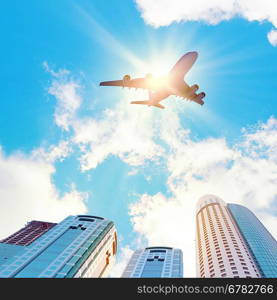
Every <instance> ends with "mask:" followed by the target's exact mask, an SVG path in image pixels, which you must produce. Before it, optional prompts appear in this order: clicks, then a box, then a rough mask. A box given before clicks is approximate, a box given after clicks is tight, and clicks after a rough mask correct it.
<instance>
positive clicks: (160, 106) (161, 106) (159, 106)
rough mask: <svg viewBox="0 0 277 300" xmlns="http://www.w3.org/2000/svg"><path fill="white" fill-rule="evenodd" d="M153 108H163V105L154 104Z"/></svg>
mask: <svg viewBox="0 0 277 300" xmlns="http://www.w3.org/2000/svg"><path fill="white" fill-rule="evenodd" d="M153 106H156V107H158V108H162V109H163V108H165V107H164V106H163V105H161V104H159V103H157V104H154V105H153Z"/></svg>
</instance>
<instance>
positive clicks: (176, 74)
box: [170, 52, 198, 81]
mask: <svg viewBox="0 0 277 300" xmlns="http://www.w3.org/2000/svg"><path fill="white" fill-rule="evenodd" d="M197 57H198V53H197V52H188V53H187V54H185V55H183V56H182V57H181V58H180V59H179V60H178V61H177V63H176V64H175V66H174V67H173V68H172V69H171V71H170V77H171V78H172V80H175V81H176V80H183V79H184V77H185V75H186V74H187V73H188V71H189V70H190V68H191V67H192V66H193V64H194V63H195V61H196V59H197Z"/></svg>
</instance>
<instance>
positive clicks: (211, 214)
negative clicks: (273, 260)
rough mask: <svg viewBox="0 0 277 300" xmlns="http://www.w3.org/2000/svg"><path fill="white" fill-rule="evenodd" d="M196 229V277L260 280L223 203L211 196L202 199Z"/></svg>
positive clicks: (256, 269) (245, 246)
mask: <svg viewBox="0 0 277 300" xmlns="http://www.w3.org/2000/svg"><path fill="white" fill-rule="evenodd" d="M196 227H197V228H196V251H197V253H196V255H197V277H228V278H232V277H233V278H239V277H241V278H257V277H261V276H262V275H261V274H260V272H259V268H258V267H257V265H256V263H255V259H254V257H253V256H252V254H251V251H250V250H249V249H248V246H247V244H246V243H245V240H244V238H243V236H242V234H241V233H240V231H239V228H238V227H237V225H236V223H235V221H234V219H233V217H232V215H231V213H230V211H229V209H228V207H227V205H226V203H225V202H224V201H223V200H221V199H220V198H218V197H216V196H214V195H207V196H204V197H202V198H201V199H200V200H199V201H198V204H197V211H196Z"/></svg>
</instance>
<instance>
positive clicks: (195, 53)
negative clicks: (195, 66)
mask: <svg viewBox="0 0 277 300" xmlns="http://www.w3.org/2000/svg"><path fill="white" fill-rule="evenodd" d="M190 55H192V56H194V57H195V58H197V57H198V52H196V51H192V52H190Z"/></svg>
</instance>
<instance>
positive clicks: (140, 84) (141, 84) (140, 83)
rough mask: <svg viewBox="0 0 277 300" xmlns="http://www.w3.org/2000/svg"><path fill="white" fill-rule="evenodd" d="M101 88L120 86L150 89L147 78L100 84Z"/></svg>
mask: <svg viewBox="0 0 277 300" xmlns="http://www.w3.org/2000/svg"><path fill="white" fill-rule="evenodd" d="M100 85H101V86H120V87H127V88H136V89H147V90H148V89H151V86H150V83H149V80H148V79H147V78H134V79H127V80H126V79H123V80H113V81H104V82H100Z"/></svg>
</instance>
